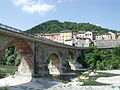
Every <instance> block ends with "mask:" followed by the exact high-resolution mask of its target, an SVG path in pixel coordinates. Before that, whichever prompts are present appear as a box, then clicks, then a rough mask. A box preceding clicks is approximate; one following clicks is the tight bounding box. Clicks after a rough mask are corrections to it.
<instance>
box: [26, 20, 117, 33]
mask: <svg viewBox="0 0 120 90" xmlns="http://www.w3.org/2000/svg"><path fill="white" fill-rule="evenodd" d="M63 30H71V31H73V32H79V31H93V33H95V34H103V33H107V32H108V31H112V32H117V31H115V30H109V29H107V28H102V27H100V26H96V25H94V24H90V23H75V22H59V21H58V20H50V21H47V22H44V23H42V24H39V25H37V26H35V27H32V28H31V29H29V30H27V31H26V32H27V33H30V34H37V33H58V32H60V31H63Z"/></svg>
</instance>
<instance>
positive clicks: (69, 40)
mask: <svg viewBox="0 0 120 90" xmlns="http://www.w3.org/2000/svg"><path fill="white" fill-rule="evenodd" d="M35 35H36V36H39V37H44V38H47V39H49V40H53V41H55V42H60V43H64V44H68V45H72V46H77V47H89V46H92V45H95V46H100V45H104V44H105V45H106V43H105V42H107V45H108V46H109V44H110V45H112V44H115V43H116V41H117V44H120V42H118V41H119V40H120V33H113V32H111V31H109V32H108V33H105V34H101V35H100V34H93V32H92V31H79V32H72V31H70V30H63V31H61V32H60V33H51V34H35Z"/></svg>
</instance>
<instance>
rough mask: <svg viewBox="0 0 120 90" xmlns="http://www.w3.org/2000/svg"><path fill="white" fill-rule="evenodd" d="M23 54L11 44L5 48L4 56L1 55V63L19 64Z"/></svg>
mask: <svg viewBox="0 0 120 90" xmlns="http://www.w3.org/2000/svg"><path fill="white" fill-rule="evenodd" d="M20 59H21V56H20V55H19V53H18V50H17V49H16V48H15V47H14V46H10V47H8V48H7V49H6V50H5V53H4V55H3V56H1V57H0V65H10V66H18V65H19V64H20Z"/></svg>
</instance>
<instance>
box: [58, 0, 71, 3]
mask: <svg viewBox="0 0 120 90" xmlns="http://www.w3.org/2000/svg"><path fill="white" fill-rule="evenodd" d="M65 1H69V2H72V1H73V0H57V2H58V3H63V2H65Z"/></svg>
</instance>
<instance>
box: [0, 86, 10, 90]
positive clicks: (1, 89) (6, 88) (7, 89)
mask: <svg viewBox="0 0 120 90" xmlns="http://www.w3.org/2000/svg"><path fill="white" fill-rule="evenodd" d="M0 90H10V88H9V86H5V87H0Z"/></svg>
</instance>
